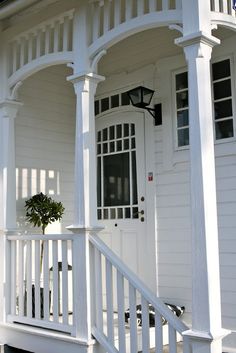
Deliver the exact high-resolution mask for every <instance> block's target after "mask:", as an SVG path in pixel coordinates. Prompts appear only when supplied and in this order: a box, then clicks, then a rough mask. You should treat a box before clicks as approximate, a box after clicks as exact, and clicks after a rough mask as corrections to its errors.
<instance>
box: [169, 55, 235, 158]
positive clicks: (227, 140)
mask: <svg viewBox="0 0 236 353" xmlns="http://www.w3.org/2000/svg"><path fill="white" fill-rule="evenodd" d="M225 60H229V62H230V76H228V78H230V82H231V96H229V97H227V99H231V100H232V117H226V118H222V119H219V121H224V120H232V121H233V136H232V137H226V138H220V139H216V122H217V120H216V119H215V114H214V111H215V107H214V103H215V100H214V92H213V84H214V82H213V70H212V68H213V64H215V63H218V62H221V61H225ZM210 70H211V94H212V112H213V114H212V119H213V129H214V143H215V144H222V143H230V142H232V141H235V139H236V122H235V111H236V108H235V104H236V100H235V99H234V94H235V82H234V62H233V57H232V55H224V56H221V57H217V58H213V59H212V60H211V61H210ZM184 72H188V68H187V66H185V67H182V68H180V69H178V70H175V71H174V72H173V76H172V88H173V94H172V99H173V102H174V104H173V107H174V109H173V112H174V137H175V141H174V146H175V150H176V151H182V150H188V149H189V146H190V145H189V144H188V145H184V146H179V145H178V130H179V128H178V126H177V124H178V120H177V112H178V109H177V99H176V93H177V92H178V91H177V90H176V76H177V75H178V74H181V73H184ZM226 79H227V78H226ZM221 80H222V79H221ZM217 81H218V80H216V82H217ZM219 81H220V80H219ZM188 92H189V85H188ZM216 101H217V100H216ZM188 109H189V106H188ZM186 127H187V126H186ZM188 129H189V125H188Z"/></svg>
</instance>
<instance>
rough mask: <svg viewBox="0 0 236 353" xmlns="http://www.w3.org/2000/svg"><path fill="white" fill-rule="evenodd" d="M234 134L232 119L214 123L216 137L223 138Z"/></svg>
mask: <svg viewBox="0 0 236 353" xmlns="http://www.w3.org/2000/svg"><path fill="white" fill-rule="evenodd" d="M233 136H234V131H233V119H229V120H224V121H219V122H217V123H216V139H217V140H219V139H224V138H229V137H233Z"/></svg>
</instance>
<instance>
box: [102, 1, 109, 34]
mask: <svg viewBox="0 0 236 353" xmlns="http://www.w3.org/2000/svg"><path fill="white" fill-rule="evenodd" d="M110 11H111V2H110V0H105V3H104V17H103V33H104V34H105V33H106V32H108V31H109V29H110V25H111V16H110V14H111V12H110Z"/></svg>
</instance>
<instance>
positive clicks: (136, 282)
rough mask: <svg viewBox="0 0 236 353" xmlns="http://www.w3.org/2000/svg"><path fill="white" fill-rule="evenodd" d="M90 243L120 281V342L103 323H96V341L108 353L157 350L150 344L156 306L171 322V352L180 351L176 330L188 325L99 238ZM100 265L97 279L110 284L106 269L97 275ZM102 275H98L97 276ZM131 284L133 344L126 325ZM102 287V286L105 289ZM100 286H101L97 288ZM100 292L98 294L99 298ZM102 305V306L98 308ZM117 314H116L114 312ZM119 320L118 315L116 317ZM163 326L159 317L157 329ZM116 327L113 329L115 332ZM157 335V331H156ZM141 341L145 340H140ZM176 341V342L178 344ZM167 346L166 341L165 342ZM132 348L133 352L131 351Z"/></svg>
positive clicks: (117, 287)
mask: <svg viewBox="0 0 236 353" xmlns="http://www.w3.org/2000/svg"><path fill="white" fill-rule="evenodd" d="M90 242H91V244H92V245H93V246H94V249H95V251H96V252H97V253H99V254H100V256H101V257H104V258H105V260H106V261H109V262H110V263H111V264H112V267H113V268H114V270H115V271H116V273H117V275H116V282H114V284H113V286H114V287H113V291H116V292H117V306H118V313H117V314H116V315H117V320H118V322H117V324H118V340H117V342H116V341H115V340H114V342H111V340H110V338H109V337H108V335H107V334H106V331H105V329H104V322H103V323H101V322H100V320H99V322H96V321H95V327H94V328H93V329H92V332H93V334H94V335H95V338H96V339H97V340H98V341H99V342H100V343H101V344H102V345H103V346H104V347H106V349H107V350H108V352H114V350H115V349H119V351H120V352H126V350H127V352H129V351H130V352H135V351H137V350H136V349H137V347H138V350H141V351H143V352H148V351H149V349H150V347H153V342H150V325H149V304H152V305H153V306H154V308H155V310H156V312H158V314H159V315H161V316H164V317H165V318H166V319H167V321H168V326H169V333H170V334H169V342H170V344H171V346H170V347H171V352H173V353H174V352H175V349H176V340H177V337H176V331H178V332H179V333H180V334H181V333H182V332H183V331H185V330H186V326H185V325H184V324H183V323H182V322H181V321H180V320H179V319H178V318H177V317H176V316H175V315H173V314H172V312H171V311H170V310H169V309H168V308H167V307H166V305H165V304H164V303H163V302H162V301H161V300H159V299H158V298H157V297H156V295H154V294H153V293H152V292H151V291H150V290H149V289H148V288H147V287H146V286H145V284H144V283H143V282H141V281H140V279H139V278H138V277H137V276H136V275H135V274H134V273H132V272H131V271H130V270H129V269H128V267H126V266H125V265H124V264H123V263H122V262H121V261H120V260H119V258H118V257H117V256H116V255H115V254H114V253H113V252H112V251H111V250H110V249H109V248H108V247H107V246H106V245H105V243H103V242H102V241H101V239H99V238H98V237H96V236H92V235H91V236H90ZM96 269H97V266H96V267H95V273H94V276H95V278H98V277H99V278H100V281H101V278H104V280H105V281H109V278H110V277H109V278H108V279H107V278H106V274H107V271H105V274H104V276H101V274H100V272H101V269H102V267H101V266H99V274H97V271H96ZM97 275H98V276H97ZM126 285H128V287H129V302H128V303H129V307H130V318H129V327H130V341H128V342H127V340H126V331H127V323H125V317H124V312H125V308H126V307H125V300H124V299H125V295H124V294H125V292H124V288H125V286H126ZM101 286H102V284H100V289H101ZM96 288H99V287H98V283H97V286H96ZM136 293H138V297H139V303H140V297H141V305H142V317H141V318H142V335H141V337H140V336H138V335H137V325H138V321H137V316H136V305H137V303H138V302H137V297H136ZM97 295H99V293H97V292H96V293H95V296H96V297H97ZM96 305H97V306H96V311H97V312H100V311H101V310H102V302H100V303H98V302H97V303H96ZM98 305H99V306H98ZM113 315H115V313H113ZM114 317H115V316H114ZM113 322H114V320H113ZM159 325H160V316H159V317H158V318H157V326H159ZM114 329H115V326H113V330H114ZM158 329H159V330H162V329H163V327H162V326H161V327H159V328H157V329H156V330H158ZM154 332H155V329H154ZM160 336H161V335H160V333H158V334H156V337H158V339H159V338H160ZM140 339H141V341H140ZM174 341H175V342H174ZM162 343H163V341H162ZM160 344H161V341H159V343H158V347H159V348H158V350H157V351H158V352H159V351H161V350H162V348H163V346H160ZM129 349H130V350H129Z"/></svg>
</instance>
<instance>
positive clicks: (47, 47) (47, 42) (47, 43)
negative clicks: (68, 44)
mask: <svg viewBox="0 0 236 353" xmlns="http://www.w3.org/2000/svg"><path fill="white" fill-rule="evenodd" d="M49 52H50V26H46V29H45V55H47V54H49Z"/></svg>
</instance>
